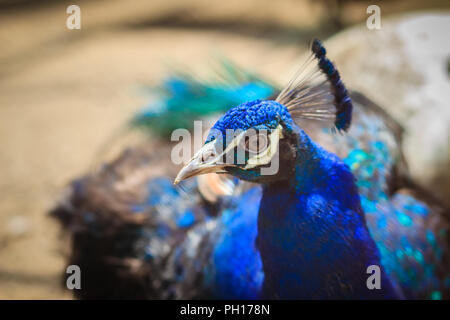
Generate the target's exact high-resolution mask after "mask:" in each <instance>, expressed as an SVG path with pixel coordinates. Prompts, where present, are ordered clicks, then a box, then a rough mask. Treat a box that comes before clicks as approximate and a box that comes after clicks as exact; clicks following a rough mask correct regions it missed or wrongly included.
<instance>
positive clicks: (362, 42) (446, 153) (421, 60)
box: [325, 12, 450, 205]
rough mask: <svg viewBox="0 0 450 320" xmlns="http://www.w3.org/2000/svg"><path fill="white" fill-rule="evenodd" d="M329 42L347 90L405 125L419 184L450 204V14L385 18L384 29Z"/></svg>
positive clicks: (352, 32)
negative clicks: (376, 105)
mask: <svg viewBox="0 0 450 320" xmlns="http://www.w3.org/2000/svg"><path fill="white" fill-rule="evenodd" d="M381 14H383V12H381ZM325 44H326V47H327V50H328V55H329V57H330V59H331V60H333V61H335V62H336V64H337V66H338V69H339V71H340V72H341V74H342V78H343V79H344V82H345V83H346V84H347V86H348V87H349V88H351V89H355V90H358V91H360V92H362V93H364V94H365V95H366V96H368V97H369V98H371V99H372V100H374V101H375V102H377V103H378V104H380V105H381V106H382V107H383V108H384V109H385V110H386V111H387V112H388V113H389V114H391V116H393V117H394V118H395V119H396V120H397V121H399V122H400V124H401V125H402V126H403V127H404V129H405V134H404V141H403V151H404V153H405V156H406V159H407V161H408V164H409V168H410V171H411V174H412V177H413V178H414V179H415V181H416V182H418V183H420V184H421V185H423V186H424V187H426V188H427V189H429V190H431V191H433V192H434V193H435V194H436V195H437V196H438V197H439V198H441V200H443V201H444V202H445V203H446V204H447V205H450V197H448V195H449V194H450V192H449V191H450V77H449V68H450V67H449V65H450V13H415V14H408V15H402V16H398V17H392V18H386V19H384V18H383V16H382V25H381V29H380V30H369V29H367V27H366V25H365V24H363V25H358V26H355V27H352V28H350V29H348V30H345V31H343V32H340V33H338V34H337V35H335V36H333V37H332V38H330V39H329V40H327V41H326V43H325Z"/></svg>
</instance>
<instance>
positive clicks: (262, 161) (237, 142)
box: [211, 125, 283, 169]
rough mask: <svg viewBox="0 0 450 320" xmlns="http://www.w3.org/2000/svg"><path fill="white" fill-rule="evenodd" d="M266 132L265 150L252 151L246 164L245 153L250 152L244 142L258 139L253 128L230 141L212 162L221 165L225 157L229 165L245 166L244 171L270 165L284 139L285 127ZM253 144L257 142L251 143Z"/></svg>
mask: <svg viewBox="0 0 450 320" xmlns="http://www.w3.org/2000/svg"><path fill="white" fill-rule="evenodd" d="M261 131H262V130H260V132H261ZM265 132H266V136H265V144H266V145H264V148H260V149H259V150H258V148H256V149H255V150H254V151H251V150H250V157H249V159H248V160H247V162H246V163H245V157H244V155H245V152H246V151H247V152H248V151H249V150H246V148H244V147H243V145H244V142H245V141H246V140H245V138H246V137H248V138H249V139H252V138H254V137H256V130H255V129H252V128H251V129H249V130H246V131H243V132H242V133H239V134H238V135H237V136H236V137H235V138H234V139H233V140H231V141H230V143H228V145H227V147H226V148H225V150H224V151H223V152H222V153H220V154H219V155H217V156H215V158H214V159H212V161H211V162H212V163H220V162H221V161H222V159H223V157H225V159H226V161H225V163H226V164H227V165H229V166H236V163H237V164H245V166H244V167H243V168H244V169H251V168H255V167H257V166H261V165H266V164H269V163H270V161H271V160H272V158H273V156H274V155H275V154H276V152H277V150H278V144H279V141H280V139H282V138H283V127H282V126H281V125H278V126H277V128H275V129H274V130H272V131H271V132H270V131H269V130H266V131H265ZM269 132H270V134H269ZM251 143H255V142H254V141H251ZM255 145H258V143H256V144H255ZM235 147H238V155H237V159H234V148H235ZM256 150H258V151H259V152H255V151H256ZM235 160H236V162H235Z"/></svg>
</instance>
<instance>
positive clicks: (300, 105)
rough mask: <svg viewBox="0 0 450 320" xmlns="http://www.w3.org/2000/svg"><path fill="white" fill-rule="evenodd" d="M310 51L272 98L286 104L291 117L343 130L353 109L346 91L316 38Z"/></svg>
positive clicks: (347, 126) (348, 124)
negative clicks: (285, 84) (323, 122)
mask: <svg viewBox="0 0 450 320" xmlns="http://www.w3.org/2000/svg"><path fill="white" fill-rule="evenodd" d="M311 52H312V53H311V55H310V56H309V57H308V59H307V60H306V61H305V62H304V63H303V65H302V66H301V67H300V68H299V70H298V71H297V72H296V74H295V75H294V77H293V78H292V79H291V81H290V82H289V83H288V85H287V86H286V87H285V88H284V89H283V90H282V91H281V93H280V94H279V95H278V97H277V98H276V101H277V102H279V103H281V104H283V105H284V106H286V108H287V109H288V110H289V112H290V113H291V116H292V118H293V119H294V120H295V118H303V119H310V120H319V121H327V122H330V123H333V125H334V127H335V128H336V129H337V130H338V131H341V130H343V131H347V130H348V128H349V127H350V123H351V118H352V109H353V105H352V100H351V98H350V96H349V94H348V91H347V89H346V88H345V86H344V83H343V82H342V80H341V77H340V75H339V72H338V70H337V69H336V68H335V66H334V64H333V63H332V62H331V61H330V60H329V59H328V58H327V57H326V50H325V48H324V47H323V45H322V43H321V42H320V41H319V40H317V39H314V40H313V42H312V44H311ZM315 60H317V61H318V62H317V63H313V62H314V61H315Z"/></svg>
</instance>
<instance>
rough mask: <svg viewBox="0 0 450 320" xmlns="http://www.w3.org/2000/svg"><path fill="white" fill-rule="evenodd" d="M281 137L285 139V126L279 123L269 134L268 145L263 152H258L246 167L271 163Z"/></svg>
mask: <svg viewBox="0 0 450 320" xmlns="http://www.w3.org/2000/svg"><path fill="white" fill-rule="evenodd" d="M280 139H283V127H282V126H281V125H280V124H279V125H278V127H276V129H275V130H273V131H272V132H271V133H270V134H269V136H268V146H267V147H266V148H265V149H263V150H262V151H261V152H258V153H256V154H255V155H254V156H252V157H250V158H249V159H248V161H247V164H246V166H245V167H244V169H251V168H254V167H257V166H261V165H266V164H269V163H270V161H271V160H272V158H273V156H274V155H275V154H276V153H277V151H278V144H279V141H280Z"/></svg>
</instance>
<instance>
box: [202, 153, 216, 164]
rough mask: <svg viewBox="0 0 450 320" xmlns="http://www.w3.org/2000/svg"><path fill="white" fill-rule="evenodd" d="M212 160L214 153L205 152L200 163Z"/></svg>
mask: <svg viewBox="0 0 450 320" xmlns="http://www.w3.org/2000/svg"><path fill="white" fill-rule="evenodd" d="M212 158H214V152H213V151H210V150H209V151H207V152H205V153H204V154H203V155H202V162H206V161H209V160H211V159H212Z"/></svg>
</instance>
